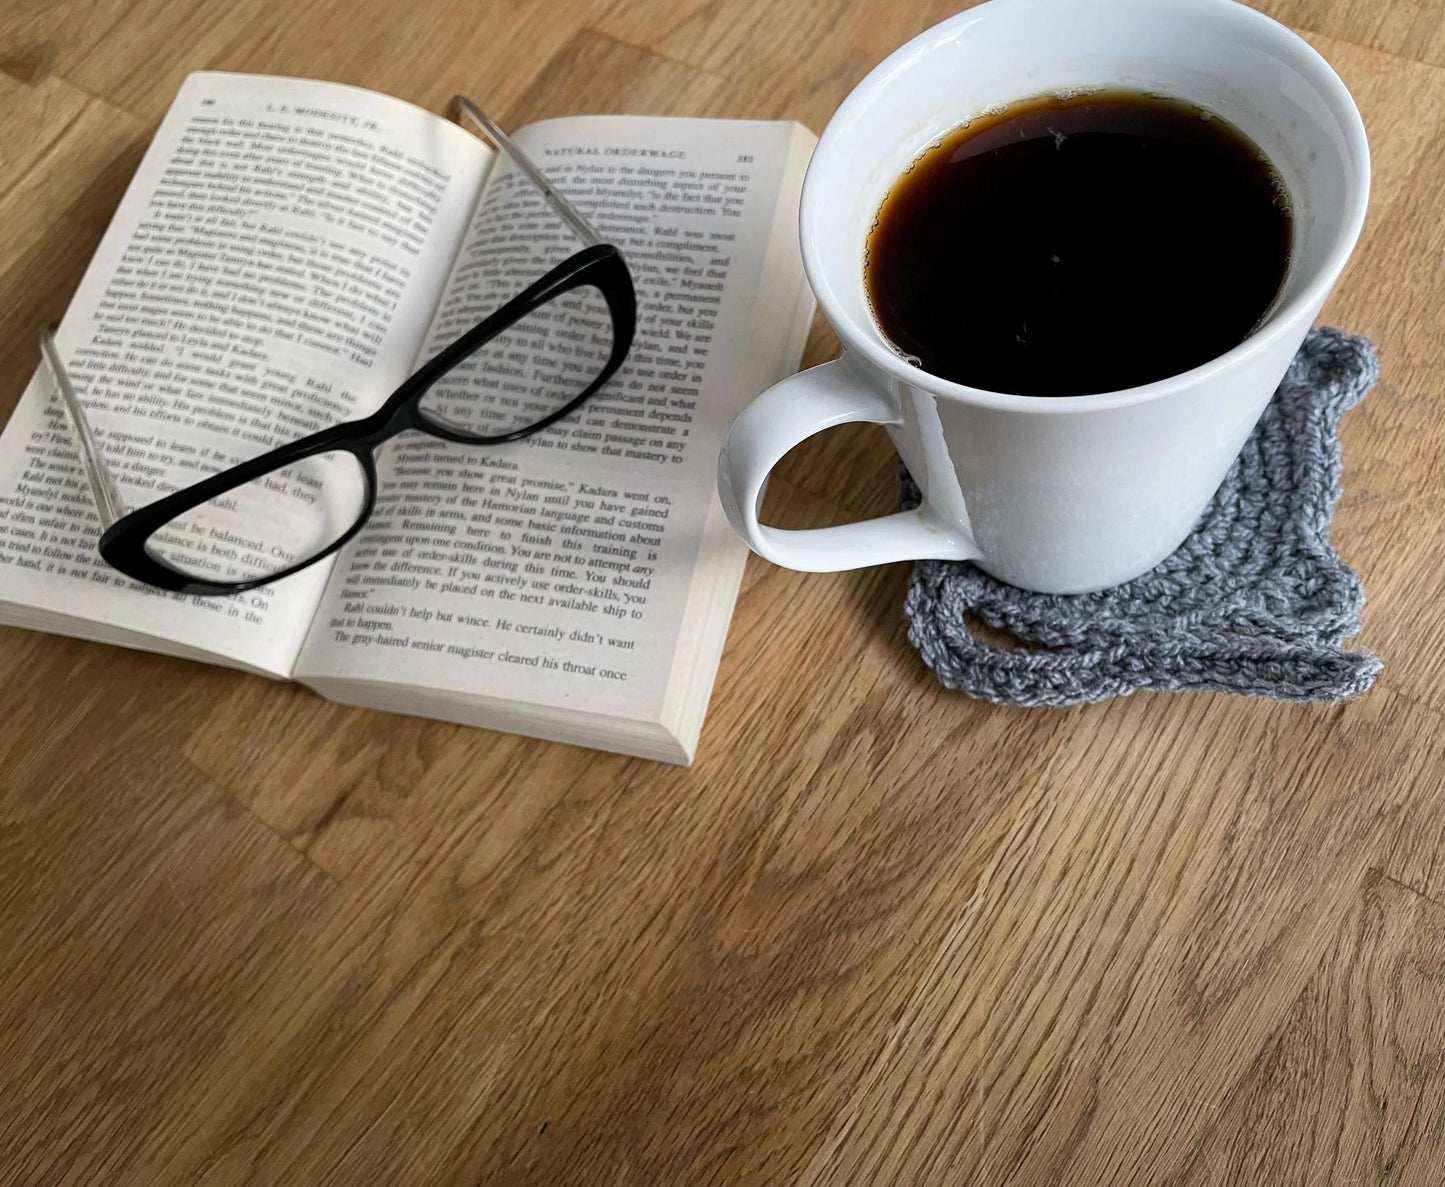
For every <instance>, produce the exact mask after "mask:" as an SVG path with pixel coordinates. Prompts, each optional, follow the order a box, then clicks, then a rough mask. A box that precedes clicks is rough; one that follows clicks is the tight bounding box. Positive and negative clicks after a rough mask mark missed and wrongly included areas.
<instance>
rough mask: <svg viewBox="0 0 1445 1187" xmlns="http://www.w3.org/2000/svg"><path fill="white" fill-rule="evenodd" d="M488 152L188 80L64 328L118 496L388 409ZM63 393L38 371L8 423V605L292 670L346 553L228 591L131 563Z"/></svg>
mask: <svg viewBox="0 0 1445 1187" xmlns="http://www.w3.org/2000/svg"><path fill="white" fill-rule="evenodd" d="M492 155H493V154H492V151H491V150H490V149H489V148H487V147H486V146H484V145H483V144H482V143H481V142H480V141H479V140H477V139H476V138H475V137H473V136H471V135H470V134H468V133H466V132H464V131H463V130H462V129H460V128H458V127H456V126H455V125H453V124H451V123H449V122H447V121H445V120H442V119H440V118H438V117H436V116H433V115H431V114H429V113H427V112H424V111H422V110H421V109H419V108H416V107H413V106H411V105H410V104H407V103H403V102H401V101H399V100H395V99H389V98H386V97H384V96H381V95H375V94H372V93H370V92H367V91H363V90H358V89H356V88H354V87H346V86H340V85H337V84H333V83H322V82H311V81H305V80H300V79H286V78H268V77H261V76H251V75H240V74H214V73H211V74H193V75H191V76H190V77H189V78H188V79H187V80H186V82H185V85H184V86H183V87H182V88H181V91H180V94H179V95H178V96H177V98H176V101H175V103H174V105H173V106H172V108H171V110H170V111H169V113H168V114H167V115H166V118H165V120H164V122H163V123H162V124H161V127H160V129H159V131H158V132H157V134H156V137H155V140H154V141H153V142H152V144H151V147H150V149H149V151H148V152H147V154H146V157H145V160H144V161H143V162H142V164H141V166H140V168H139V170H138V171H137V173H136V176H135V179H134V180H133V182H132V183H131V186H130V188H129V189H128V190H127V192H126V195H125V198H124V199H123V201H122V202H121V205H120V208H119V210H118V211H117V212H116V215H115V218H114V220H113V221H112V223H111V225H110V228H109V229H108V230H107V232H106V235H105V237H104V239H103V241H102V243H101V245H100V248H99V249H98V250H97V252H96V255H95V258H94V260H93V261H92V263H91V265H90V267H89V269H88V270H87V272H86V274H85V278H84V279H83V280H82V282H81V284H80V288H79V290H78V291H77V293H76V295H75V298H74V300H73V302H72V303H71V306H70V310H69V312H68V313H67V314H66V317H65V320H64V323H63V324H62V326H61V328H60V332H59V335H58V343H59V346H60V351H61V355H62V357H63V358H64V359H65V360H66V362H67V365H68V367H69V368H70V370H71V374H72V377H73V379H74V381H75V385H76V388H77V390H78V392H79V393H80V396H81V399H82V402H83V403H84V405H85V407H86V410H87V414H88V416H89V418H90V421H91V424H92V426H93V427H94V429H95V432H96V435H97V437H98V438H99V439H100V442H101V448H102V450H103V452H104V453H105V455H106V458H107V461H108V463H109V465H110V467H111V469H112V470H113V472H114V474H115V476H116V479H117V482H118V485H119V487H120V493H121V495H122V497H123V498H124V499H125V501H126V503H127V504H128V505H129V506H130V507H138V506H143V505H145V504H146V503H149V502H152V501H154V500H155V499H156V498H158V497H160V496H161V495H163V494H166V493H169V492H170V491H172V490H176V489H179V488H180V487H182V486H185V485H187V484H188V483H190V482H194V481H196V480H197V479H199V478H201V477H203V476H205V475H206V474H207V473H212V472H215V471H217V470H220V469H223V468H224V467H226V466H228V465H232V464H234V463H235V462H237V461H241V460H244V459H246V458H250V457H254V456H256V455H258V454H260V453H263V452H265V451H266V450H268V449H271V448H273V447H275V446H277V445H280V444H284V443H285V442H287V441H291V440H295V439H296V438H299V437H302V436H304V435H306V434H307V433H310V432H314V431H316V430H318V429H320V428H323V427H325V426H327V425H331V424H335V423H337V422H339V421H342V420H345V419H349V418H352V417H354V416H356V415H359V414H362V413H365V412H367V411H370V410H372V409H373V408H375V407H376V406H378V405H379V404H380V403H381V402H382V401H383V400H384V399H385V398H386V396H387V395H388V394H390V392H391V390H392V389H393V388H394V387H395V386H396V385H397V384H398V383H399V382H400V381H401V380H402V379H403V378H405V376H406V375H407V374H408V372H409V370H410V367H411V364H412V362H413V360H414V359H415V357H416V353H417V350H418V349H419V347H420V345H421V343H422V341H423V339H424V336H425V333H426V327H427V325H428V324H429V322H430V320H431V316H432V313H433V311H434V309H435V307H436V301H437V297H438V294H439V293H440V291H441V287H442V284H443V282H444V281H445V279H446V276H447V274H448V272H449V270H450V268H451V264H452V260H453V257H454V256H455V254H456V250H457V247H458V245H459V244H460V241H461V237H462V234H463V232H464V230H465V228H466V225H467V221H468V219H469V217H470V215H471V210H472V207H473V206H474V205H475V203H476V198H477V194H478V192H479V191H480V189H481V186H482V181H483V179H484V177H485V173H486V170H487V169H488V167H489V164H490V160H491V157H492ZM50 386H51V385H50V383H49V381H48V378H47V377H46V375H45V374H44V373H39V374H37V376H36V378H35V379H34V380H33V381H32V383H31V384H30V386H29V388H28V389H27V390H26V392H25V394H24V396H23V397H22V398H21V401H20V403H19V405H18V406H17V408H16V410H15V413H14V414H13V415H12V417H11V419H10V423H9V426H8V427H7V429H6V431H5V433H4V436H3V437H0V602H3V603H6V604H8V605H7V607H6V608H5V610H4V612H3V614H0V617H3V618H4V620H5V621H11V622H18V623H21V624H23V625H31V626H39V627H41V628H42V629H46V628H48V629H58V630H64V631H66V632H67V633H73V634H82V635H87V636H90V637H112V636H113V637H115V638H116V639H117V641H123V642H127V643H130V644H132V645H137V646H150V647H154V648H155V649H159V650H168V651H173V652H179V653H181V654H199V653H210V654H213V655H214V656H216V657H219V658H223V659H227V660H230V661H232V662H236V663H239V664H241V665H242V666H248V667H253V668H258V669H261V670H265V671H268V672H272V673H276V674H289V671H290V668H291V665H292V663H293V662H294V660H295V657H296V654H297V652H298V651H299V649H300V645H301V640H302V638H303V636H304V634H305V631H306V628H307V626H308V624H309V622H310V620H311V616H312V614H313V613H314V611H315V606H316V602H317V599H318V598H319V596H320V593H321V589H322V587H323V585H324V584H325V581H326V577H327V575H328V572H329V568H330V564H329V563H328V562H323V563H322V564H320V565H317V566H314V567H313V568H312V569H310V570H307V571H305V572H303V573H300V574H297V575H296V576H293V577H291V578H288V579H286V580H285V581H283V582H279V583H277V584H276V585H274V586H263V587H261V588H259V589H256V590H253V591H251V592H249V593H246V594H241V595H238V596H235V597H211V598H199V597H184V596H181V595H176V594H168V593H164V592H161V591H158V590H155V589H152V588H150V587H149V586H144V585H141V584H138V583H136V582H133V581H131V580H129V579H128V578H125V577H123V576H121V575H120V574H119V573H117V572H115V571H114V570H112V569H110V568H109V567H108V566H107V565H105V563H104V562H103V561H101V559H100V557H99V555H98V553H97V552H96V543H97V540H98V538H99V534H100V523H99V520H98V519H97V517H96V515H95V513H94V510H93V508H92V504H91V495H90V492H89V488H88V486H87V485H86V482H85V477H84V473H83V471H82V470H81V467H80V464H79V461H78V456H77V454H76V450H75V448H74V444H73V438H72V435H71V433H70V431H69V426H68V424H67V423H66V421H65V419H64V413H63V409H62V406H61V404H60V402H59V399H58V398H57V397H55V396H54V395H53V393H52V392H51V391H50ZM257 527H258V529H261V528H263V527H264V525H257ZM259 534H260V533H259V532H258V536H259ZM237 546H238V544H237V541H235V540H230V539H221V540H217V541H214V542H211V543H208V545H207V547H209V548H211V549H213V550H216V551H217V552H218V555H220V554H221V553H223V552H224V550H227V549H232V548H235V547H237ZM147 639H149V640H151V641H150V642H147Z"/></svg>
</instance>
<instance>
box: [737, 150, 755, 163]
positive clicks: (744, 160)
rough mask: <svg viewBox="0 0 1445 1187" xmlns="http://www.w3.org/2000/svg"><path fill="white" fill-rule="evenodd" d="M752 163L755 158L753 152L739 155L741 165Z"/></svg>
mask: <svg viewBox="0 0 1445 1187" xmlns="http://www.w3.org/2000/svg"><path fill="white" fill-rule="evenodd" d="M752 163H753V158H752V154H751V153H743V154H742V155H741V156H739V157H738V164H739V165H751V164H752Z"/></svg>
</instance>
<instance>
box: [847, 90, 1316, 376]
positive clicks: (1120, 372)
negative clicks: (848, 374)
mask: <svg viewBox="0 0 1445 1187" xmlns="http://www.w3.org/2000/svg"><path fill="white" fill-rule="evenodd" d="M1292 234H1293V220H1292V217H1291V214H1290V208H1289V202H1288V198H1287V195H1286V191H1285V189H1284V185H1283V182H1282V181H1281V180H1280V177H1279V175H1278V174H1277V173H1276V172H1275V170H1274V168H1273V166H1271V165H1270V163H1269V161H1268V159H1267V158H1266V157H1265V155H1264V153H1263V152H1261V151H1260V149H1259V148H1258V146H1256V145H1255V144H1254V143H1252V142H1251V141H1250V140H1249V139H1248V138H1247V137H1246V136H1245V135H1244V134H1243V133H1242V132H1240V131H1239V130H1238V129H1236V128H1235V127H1233V126H1232V125H1231V124H1229V123H1227V122H1226V121H1225V120H1223V119H1221V118H1220V117H1218V116H1216V115H1213V114H1211V113H1208V112H1206V111H1204V110H1203V109H1201V108H1199V107H1195V106H1192V105H1191V104H1187V103H1183V102H1179V101H1176V100H1172V99H1162V98H1157V97H1153V96H1149V95H1144V94H1140V93H1137V92H1132V91H1105V92H1099V93H1095V94H1090V95H1082V96H1078V97H1075V98H1072V99H1057V98H1052V97H1045V98H1039V99H1031V100H1027V101H1024V102H1021V103H1016V104H1014V105H1013V106H1011V107H1009V108H1008V109H1007V110H1006V111H1004V112H1003V113H1001V114H999V115H990V116H985V117H982V118H979V119H975V120H974V121H972V122H971V123H970V124H968V125H967V126H966V127H963V128H959V129H958V130H956V131H954V132H952V133H950V134H949V135H948V136H946V137H944V138H943V140H942V141H941V142H940V143H939V144H937V145H936V146H934V147H932V148H930V149H929V150H928V151H927V152H926V153H924V155H923V156H922V157H921V158H919V159H918V160H917V161H915V162H914V164H913V166H912V167H911V168H910V169H909V171H908V172H907V173H905V174H904V175H903V176H902V177H901V178H899V179H898V181H897V182H896V183H894V186H893V189H892V191H891V192H890V193H889V195H888V197H887V199H885V201H884V203H883V206H882V208H881V209H880V210H879V212H878V218H877V221H876V222H875V224H874V226H873V229H872V231H871V232H870V234H869V236H868V251H867V262H866V266H865V269H866V281H867V286H868V295H869V298H870V299H871V301H872V303H873V312H874V315H875V316H876V317H877V319H878V324H879V326H880V328H881V329H882V330H883V332H884V333H885V334H887V336H888V337H889V339H891V340H892V342H893V344H894V345H895V346H896V347H898V348H899V349H900V350H901V351H902V352H903V353H904V354H907V355H911V356H913V357H914V358H915V359H916V360H917V361H918V362H919V364H920V365H921V366H922V367H923V369H924V370H925V371H929V372H932V373H933V374H934V375H939V376H942V377H943V378H944V379H951V380H954V381H956V382H958V383H966V384H969V385H970V386H972V387H981V388H987V389H989V390H991V391H997V392H1011V393H1014V394H1016V395H1026V396H1081V395H1087V394H1090V393H1093V392H1105V391H1115V390H1118V389H1120V388H1126V387H1133V386H1135V385H1137V384H1141V383H1150V382H1152V381H1154V380H1156V379H1164V378H1166V377H1168V376H1170V375H1177V374H1179V373H1180V372H1181V371H1187V370H1189V369H1190V368H1191V367H1197V366H1198V365H1199V364H1201V363H1204V362H1207V361H1208V360H1210V359H1212V358H1215V357H1217V356H1218V355H1221V354H1223V353H1225V352H1226V351H1228V350H1231V349H1232V348H1233V347H1235V346H1237V345H1239V343H1240V342H1242V341H1243V340H1244V339H1245V338H1246V337H1248V335H1249V334H1250V332H1251V331H1252V330H1253V329H1254V328H1255V327H1256V326H1257V325H1258V324H1259V321H1260V319H1261V317H1262V316H1263V314H1264V313H1265V311H1266V310H1267V309H1268V307H1269V306H1270V304H1271V303H1272V302H1273V300H1274V298H1275V296H1276V294H1278V292H1279V290H1280V286H1281V284H1282V283H1283V281H1284V277H1285V272H1286V270H1287V269H1288V267H1289V255H1290V243H1291V239H1292Z"/></svg>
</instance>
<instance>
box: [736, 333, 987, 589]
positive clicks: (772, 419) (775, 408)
mask: <svg viewBox="0 0 1445 1187" xmlns="http://www.w3.org/2000/svg"><path fill="white" fill-rule="evenodd" d="M855 421H866V422H868V423H870V424H876V425H898V424H902V423H903V415H902V413H901V412H900V411H899V410H898V409H897V408H896V407H894V406H893V404H892V403H891V402H890V401H889V400H888V399H887V398H886V397H885V396H884V395H883V394H882V393H880V392H879V391H877V390H876V389H875V388H874V387H873V386H872V385H871V384H869V383H867V382H866V381H865V380H864V379H863V378H862V377H860V376H859V375H858V374H857V372H856V371H855V369H854V368H853V366H852V365H851V364H850V362H849V359H848V356H847V355H844V356H843V357H842V358H838V359H834V360H833V361H832V362H828V363H823V364H821V365H820V366H817V367H813V368H810V369H809V370H807V371H800V372H798V373H797V374H796V375H791V376H789V377H788V378H787V379H784V380H783V381H782V382H781V383H775V384H774V385H773V386H772V387H770V388H768V390H767V391H765V392H764V393H763V394H762V395H760V396H759V397H758V398H757V399H756V400H754V401H753V402H752V403H751V404H749V405H748V406H747V407H746V408H744V409H743V411H742V415H740V416H739V417H738V418H737V420H736V421H735V422H734V423H733V427H732V431H731V432H730V433H729V434H728V439H727V443H726V444H725V445H724V446H723V449H722V453H721V454H720V455H719V456H718V493H719V495H720V496H721V498H722V505H723V510H724V511H725V512H726V513H727V517H728V520H729V521H730V522H731V523H732V525H733V527H734V528H735V529H736V530H737V532H738V535H740V536H742V538H743V539H744V540H746V541H747V542H748V545H749V546H750V547H751V548H752V549H753V551H754V552H756V553H757V554H758V555H759V556H762V557H765V558H766V559H767V560H770V561H772V562H773V563H774V564H775V565H782V566H783V567H784V568H788V569H799V570H801V571H803V572H805V573H836V572H838V571H840V570H843V569H861V568H863V567H865V566H867V565H886V564H890V563H892V562H893V561H907V560H972V559H974V558H975V557H978V556H979V555H981V554H980V553H979V550H978V548H977V547H976V546H975V545H974V543H973V541H972V539H970V538H969V536H968V535H967V533H966V532H965V531H963V530H962V529H961V528H959V527H957V526H954V525H949V524H947V523H945V522H944V521H943V520H942V519H940V518H939V517H937V516H935V515H933V514H932V513H931V512H930V509H929V506H928V502H927V500H926V499H925V501H924V503H923V504H922V505H921V506H919V507H917V508H915V509H914V510H912V511H900V512H898V513H897V514H896V515H884V516H880V517H879V518H877V519H866V520H863V521H862V522H861V523H847V524H840V525H839V526H837V527H831V528H813V529H811V530H808V531H787V530H784V529H782V528H770V527H765V526H764V525H762V524H760V523H759V522H758V505H759V504H760V503H761V502H762V496H763V486H764V484H765V483H766V482H767V479H768V475H769V474H770V473H771V472H772V469H773V467H774V466H776V465H777V464H778V462H779V461H781V460H782V458H783V455H784V454H786V453H787V452H788V450H790V449H792V448H793V446H795V445H797V444H799V443H800V442H802V441H805V440H806V439H807V438H809V437H811V436H812V435H813V434H814V433H821V432H822V431H823V430H824V429H831V428H835V427H836V426H838V425H845V424H851V423H853V422H855Z"/></svg>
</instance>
